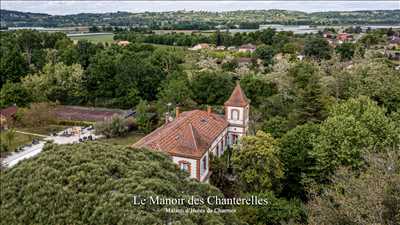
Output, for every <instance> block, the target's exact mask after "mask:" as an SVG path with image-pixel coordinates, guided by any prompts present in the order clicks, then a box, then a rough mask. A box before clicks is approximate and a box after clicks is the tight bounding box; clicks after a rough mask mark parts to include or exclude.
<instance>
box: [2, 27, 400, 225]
mask: <svg viewBox="0 0 400 225" xmlns="http://www.w3.org/2000/svg"><path fill="white" fill-rule="evenodd" d="M0 35H1V43H2V45H1V51H0V52H1V53H0V57H1V64H0V73H1V83H0V85H1V91H0V105H1V107H5V106H9V105H12V104H17V105H18V106H19V107H26V108H29V107H32V105H33V104H37V103H43V102H52V103H53V102H57V104H65V105H83V106H101V107H110V108H124V109H131V108H132V109H134V108H135V109H137V110H138V111H139V112H144V113H141V115H146V114H145V113H146V112H152V113H155V114H156V115H157V117H158V118H160V121H161V122H162V118H163V116H164V113H165V112H166V111H167V110H168V108H167V103H171V104H170V105H171V106H172V107H174V106H180V107H181V108H182V110H186V109H194V108H205V107H206V105H210V106H212V107H213V110H214V111H215V112H220V113H222V112H223V107H222V104H223V103H224V101H226V99H227V98H228V97H229V95H230V93H231V91H232V89H233V87H234V85H235V82H236V81H239V82H240V85H241V87H242V88H243V89H244V91H245V93H246V96H247V97H248V98H249V99H250V100H251V111H250V113H251V115H250V119H251V121H250V122H251V127H250V135H248V136H246V137H243V138H242V139H241V140H240V144H239V145H237V146H235V147H234V148H233V149H232V150H231V151H227V153H226V154H225V155H224V156H223V157H222V158H214V159H212V161H211V163H210V167H211V168H210V169H211V171H213V173H212V175H211V177H210V184H209V185H208V184H199V183H196V182H193V181H188V180H186V179H182V177H184V176H188V175H187V174H184V173H183V172H179V171H178V170H177V169H176V168H174V166H173V164H172V163H171V162H170V161H169V160H168V159H167V157H164V156H161V155H159V154H155V153H149V152H146V151H142V150H137V151H136V150H132V149H128V148H127V147H122V146H109V145H104V144H100V143H94V144H84V145H81V144H79V145H76V146H73V147H72V146H54V145H49V146H48V147H47V148H46V151H44V152H43V154H42V155H40V156H39V157H37V158H36V159H33V160H27V161H26V162H23V163H21V164H20V165H18V166H17V167H15V168H12V169H10V170H7V171H5V172H2V174H1V176H2V187H4V188H5V189H4V188H3V189H4V191H3V190H2V192H1V195H2V196H1V199H2V200H1V209H2V210H1V211H2V216H1V217H2V218H3V220H2V222H1V223H2V224H21V223H25V222H27V221H28V222H27V223H38V224H41V223H45V224H79V223H84V222H82V221H94V222H92V223H93V224H118V223H119V224H132V223H139V224H141V222H140V221H138V220H139V219H140V218H142V219H144V220H145V219H146V220H147V219H148V221H153V222H150V224H168V222H169V221H170V220H168V219H166V218H165V215H160V214H158V213H157V211H154V209H146V210H138V209H135V208H133V207H132V206H131V205H129V203H128V201H127V196H126V195H124V193H125V194H126V193H144V192H145V190H146V189H148V191H149V193H160V194H163V195H165V196H176V195H178V194H177V193H183V194H185V195H190V194H195V195H196V194H199V195H208V194H211V193H216V194H217V195H224V196H226V197H246V196H250V195H253V196H254V195H255V196H258V197H260V198H268V199H270V204H269V205H267V206H259V207H255V206H240V207H237V208H236V212H235V213H233V214H229V215H228V216H227V217H225V216H224V215H218V214H217V215H208V216H206V217H197V216H193V218H192V217H174V218H169V219H171V220H172V221H174V222H176V224H249V225H250V224H252V225H254V224H256V225H262V224H263V225H264V224H268V225H278V224H315V225H317V224H318V225H320V224H332V225H333V224H340V225H347V224H348V225H354V224H357V225H364V224H385V225H396V224H399V223H400V207H399V206H400V199H399V196H400V152H399V150H400V111H399V109H400V73H399V71H398V70H396V69H395V68H396V66H397V64H396V62H394V61H392V60H389V59H388V58H387V57H386V56H385V55H383V54H380V53H379V52H377V51H375V47H376V46H381V45H386V44H387V43H388V42H387V40H388V36H391V35H396V32H395V31H393V30H391V29H381V30H374V31H370V32H369V33H367V34H365V35H364V36H362V37H361V38H360V39H359V40H357V41H355V42H354V43H350V42H345V43H343V44H338V46H336V48H334V47H332V46H331V45H330V44H329V43H328V42H327V40H326V39H324V38H323V37H322V34H312V35H294V34H292V33H286V32H276V31H275V30H271V29H267V30H265V31H263V32H255V33H247V34H239V35H236V34H235V35H234V34H230V33H220V32H216V33H214V34H211V35H209V36H201V35H198V36H196V35H195V34H189V35H188V34H179V35H178V34H166V35H156V34H144V33H141V32H127V33H119V34H116V39H119V40H126V39H128V40H130V42H131V43H129V44H128V45H126V46H119V45H117V44H114V43H99V44H93V43H91V42H89V41H77V42H73V41H72V40H71V39H70V38H68V37H67V36H66V35H65V34H62V33H45V32H36V31H31V30H20V31H14V32H2V33H0ZM397 35H398V34H397ZM201 38H207V39H206V40H207V41H208V42H209V43H212V44H215V45H218V44H219V43H222V44H224V45H225V44H226V45H229V44H228V43H232V44H234V45H239V44H242V43H248V42H250V43H253V44H256V45H257V49H256V51H255V52H254V53H238V52H230V51H217V50H212V49H209V50H202V51H189V50H187V48H184V47H180V46H191V45H193V44H195V43H197V41H198V40H201ZM170 39H172V41H171V42H168V43H166V42H165V43H164V42H163V43H160V42H161V41H154V40H170ZM178 40H188V41H187V42H184V41H182V44H175V45H174V43H175V42H178ZM201 41H203V40H201ZM145 42H146V43H145ZM147 43H152V44H147ZM179 43H181V42H179ZM154 44H164V45H154ZM299 54H301V55H304V57H305V58H304V59H303V60H300V59H299V58H298V57H297V56H298V55H299ZM278 55H279V56H280V57H278ZM242 58H249V59H250V60H249V63H248V65H247V66H241V65H240V59H242ZM244 67H245V68H244ZM17 119H18V118H17ZM142 119H144V121H141V120H142ZM145 120H146V118H140V119H138V121H137V122H138V123H139V124H138V125H139V126H141V125H142V124H145V125H146V124H147V123H146V121H145ZM154 128H155V126H154V127H146V129H143V130H144V131H145V132H149V131H150V130H152V129H154ZM60 168H65V169H64V170H63V169H60ZM89 169H90V170H89ZM88 171H90V174H89V172H88ZM160 171H166V172H165V173H161V172H160ZM32 174H34V176H32ZM34 177H40V179H34V180H32V179H33V178H34ZM232 177H233V178H234V179H232ZM3 180H4V186H3ZM21 184H26V186H21ZM93 184H96V185H93ZM195 184H196V185H195ZM146 185H147V186H146ZM61 187H63V188H61ZM183 187H187V188H183ZM182 188H183V189H182ZM218 189H219V190H218ZM59 190H62V191H61V192H60V191H59ZM132 191H135V192H132ZM116 192H121V193H118V194H121V196H120V195H116V196H114V195H115V193H116ZM21 193H23V195H21ZM49 193H55V194H56V196H57V197H54V198H55V199H56V201H52V200H53V199H48V198H44V197H43V196H48V194H49ZM71 193H72V194H71ZM146 193H147V192H146ZM76 196H81V197H80V198H79V197H76ZM99 196H100V197H99ZM75 197H76V198H75ZM52 198H53V197H52ZM3 199H11V200H9V201H4V200H3ZM110 199H111V200H110ZM21 202H22V203H21ZM37 206H40V207H37ZM69 206H72V207H69ZM121 207H122V208H123V209H124V210H121ZM39 208H40V211H39ZM63 209H65V210H63ZM76 209H77V210H78V211H75V210H76ZM29 210H31V211H29ZM81 210H83V211H81ZM27 212H29V213H27ZM31 212H37V213H31ZM59 212H63V213H59ZM3 213H5V215H3ZM55 215H58V216H59V217H57V216H55ZM126 215H130V216H126ZM131 216H132V217H131ZM142 222H143V221H142ZM88 223H89V224H90V222H88ZM143 224H146V223H144V222H143Z"/></svg>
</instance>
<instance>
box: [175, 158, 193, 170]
mask: <svg viewBox="0 0 400 225" xmlns="http://www.w3.org/2000/svg"><path fill="white" fill-rule="evenodd" d="M178 163H179V168H180V169H181V170H183V171H187V172H189V173H190V171H191V168H190V163H189V162H187V161H183V160H182V161H179V162H178Z"/></svg>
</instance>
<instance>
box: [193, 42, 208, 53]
mask: <svg viewBox="0 0 400 225" xmlns="http://www.w3.org/2000/svg"><path fill="white" fill-rule="evenodd" d="M209 48H210V45H209V44H207V43H200V44H197V45H195V46H193V47H191V48H189V50H192V51H197V50H202V49H209Z"/></svg>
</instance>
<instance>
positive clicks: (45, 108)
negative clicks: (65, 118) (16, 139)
mask: <svg viewBox="0 0 400 225" xmlns="http://www.w3.org/2000/svg"><path fill="white" fill-rule="evenodd" d="M54 107H55V104H53V103H48V102H39V103H31V104H30V105H29V108H22V109H21V110H19V112H18V113H19V114H20V115H21V118H19V120H18V122H19V123H21V124H22V125H23V126H27V127H43V126H47V125H49V124H54V123H55V122H56V121H57V119H56V114H55V111H54Z"/></svg>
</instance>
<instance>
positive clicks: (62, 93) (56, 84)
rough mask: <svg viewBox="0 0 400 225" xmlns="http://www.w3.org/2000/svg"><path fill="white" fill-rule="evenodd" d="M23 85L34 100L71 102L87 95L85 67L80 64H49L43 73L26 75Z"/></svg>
mask: <svg viewBox="0 0 400 225" xmlns="http://www.w3.org/2000/svg"><path fill="white" fill-rule="evenodd" d="M22 85H23V86H24V87H25V88H26V89H27V90H29V91H30V93H31V96H32V98H33V99H34V101H46V100H50V101H60V102H62V103H71V102H77V101H79V99H80V97H81V96H85V90H84V86H83V69H82V67H81V66H80V65H79V64H74V65H71V66H67V65H64V64H63V63H57V64H54V65H52V64H47V65H46V66H45V67H44V68H43V71H42V72H41V73H37V74H34V75H29V76H27V77H25V78H24V79H23V81H22Z"/></svg>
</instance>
